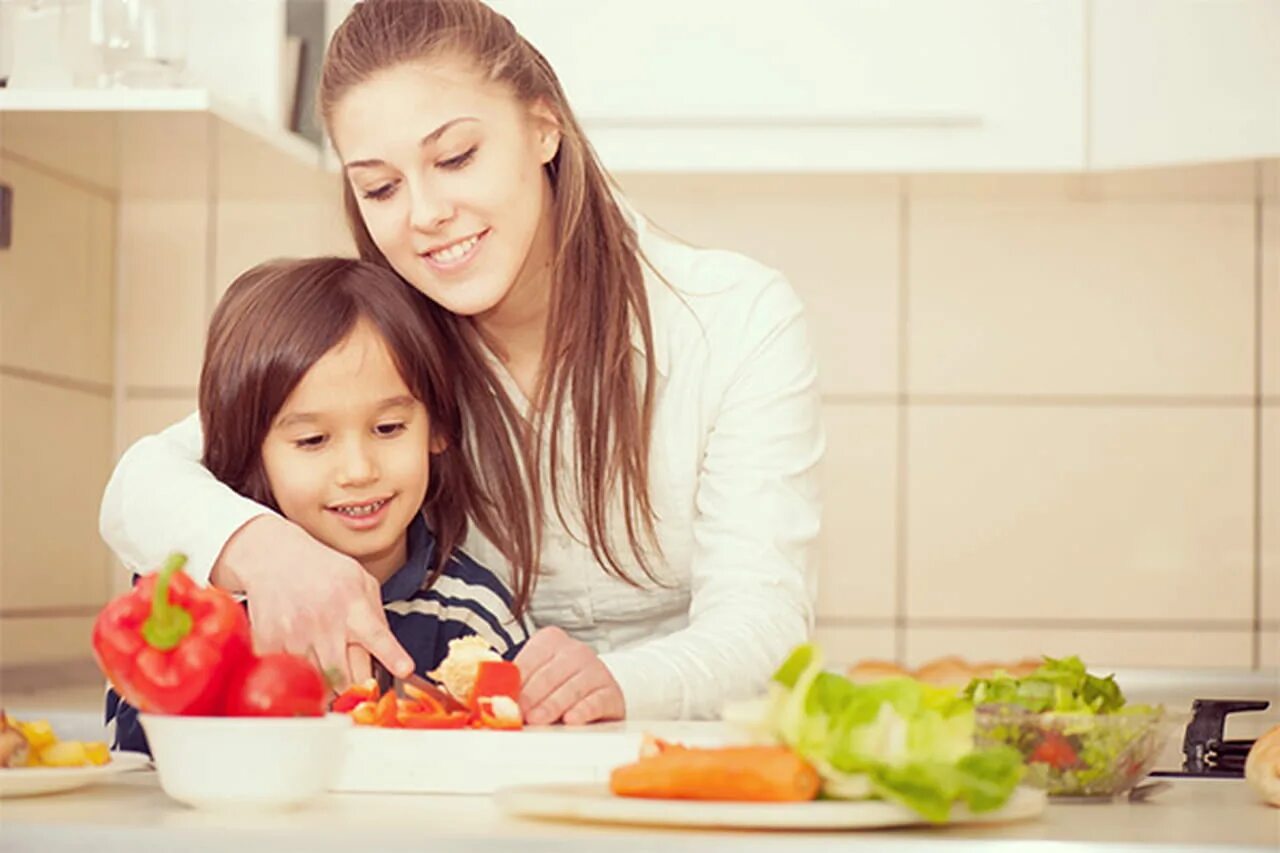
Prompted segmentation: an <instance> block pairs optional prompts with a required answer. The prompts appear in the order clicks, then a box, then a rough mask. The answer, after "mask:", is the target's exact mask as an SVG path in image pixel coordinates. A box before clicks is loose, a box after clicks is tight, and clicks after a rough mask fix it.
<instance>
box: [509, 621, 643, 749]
mask: <svg viewBox="0 0 1280 853" xmlns="http://www.w3.org/2000/svg"><path fill="white" fill-rule="evenodd" d="M516 665H517V666H519V667H520V674H521V677H522V680H523V682H524V686H523V688H522V689H521V691H520V707H521V710H523V711H524V718H525V722H527V723H529V724H530V725H535V726H540V725H546V724H548V723H554V722H557V721H559V720H563V721H564V722H565V723H568V724H569V725H571V726H576V725H582V724H583V723H592V722H595V721H597V720H621V719H622V718H623V717H624V716H626V703H625V701H624V700H623V698H622V689H621V688H619V687H618V682H616V681H614V680H613V674H612V673H610V672H609V668H608V667H606V666H605V665H604V662H603V661H601V660H600V658H599V657H598V656H597V655H596V653H595V651H594V650H592V648H591V647H590V646H588V645H587V644H586V643H582V642H579V641H578V640H575V639H573V638H572V637H570V636H569V635H568V634H566V633H565V632H564V631H563V630H561V629H560V628H556V627H549V628H541V629H539V630H538V631H537V632H536V633H535V634H534V635H533V636H532V637H530V638H529V642H527V643H525V646H524V648H523V649H521V650H520V654H518V655H516Z"/></svg>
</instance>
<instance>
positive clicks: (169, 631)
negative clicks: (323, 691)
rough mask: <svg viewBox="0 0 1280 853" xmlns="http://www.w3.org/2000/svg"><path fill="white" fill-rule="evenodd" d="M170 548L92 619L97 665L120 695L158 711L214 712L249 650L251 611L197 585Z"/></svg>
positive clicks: (227, 596) (233, 600)
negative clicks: (160, 564) (151, 570)
mask: <svg viewBox="0 0 1280 853" xmlns="http://www.w3.org/2000/svg"><path fill="white" fill-rule="evenodd" d="M186 562H187V558H186V557H185V556H184V555H182V554H174V555H172V556H170V557H169V559H168V560H166V561H165V564H164V567H163V568H162V569H161V570H160V571H159V572H157V573H154V574H150V575H147V576H146V577H143V578H142V579H140V580H139V581H138V583H137V585H136V586H135V587H134V588H133V589H132V590H131V591H129V592H127V593H125V594H123V595H121V596H118V597H116V598H114V599H112V600H111V601H109V602H108V603H107V605H106V606H105V607H104V608H102V611H101V612H100V613H99V614H98V618H97V619H96V620H95V621H94V624H93V653H94V657H95V658H97V661H98V666H99V667H100V668H101V669H102V671H103V673H105V674H106V676H107V678H108V679H109V680H110V681H111V683H112V684H113V685H114V686H115V688H116V690H117V691H119V693H120V695H121V696H122V697H123V698H124V700H125V701H126V702H128V703H129V704H131V705H133V706H134V707H136V708H138V709H139V710H142V711H149V712H152V713H161V714H187V715H202V714H217V713H218V712H219V710H220V709H221V706H222V700H223V693H224V690H225V688H226V685H227V681H228V679H229V678H230V677H231V675H232V674H233V673H235V672H236V671H237V670H239V668H240V667H241V666H243V665H244V664H245V663H247V662H248V660H249V659H250V657H251V656H252V653H253V652H252V650H253V643H252V640H251V638H250V634H249V618H248V617H247V616H246V615H245V612H244V609H243V608H242V607H241V606H240V605H239V604H237V603H236V601H235V599H233V598H232V597H231V596H230V595H227V594H226V593H225V592H223V591H222V590H219V589H214V588H212V587H201V586H199V585H197V584H196V582H195V581H193V580H192V579H191V578H190V577H189V576H188V575H186V574H185V573H184V572H183V571H182V567H183V566H184V565H185V564H186Z"/></svg>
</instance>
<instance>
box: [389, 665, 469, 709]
mask: <svg viewBox="0 0 1280 853" xmlns="http://www.w3.org/2000/svg"><path fill="white" fill-rule="evenodd" d="M406 684H407V685H409V686H411V687H413V688H414V689H415V690H418V691H421V692H422V693H425V694H426V695H427V696H428V697H430V698H431V699H434V700H435V701H436V702H439V703H440V706H441V707H442V708H444V710H445V711H447V712H452V711H465V710H467V706H466V705H463V704H462V703H461V702H459V701H458V700H457V699H455V698H454V697H453V695H452V694H451V693H448V692H446V691H445V690H443V689H441V688H439V687H437V686H436V685H434V684H432V683H431V682H430V681H427V680H426V679H425V678H423V677H422V676H421V675H418V674H417V673H416V672H412V673H409V675H408V677H406V678H397V679H396V680H395V687H396V694H397V695H400V696H403V695H404V686H405V685H406Z"/></svg>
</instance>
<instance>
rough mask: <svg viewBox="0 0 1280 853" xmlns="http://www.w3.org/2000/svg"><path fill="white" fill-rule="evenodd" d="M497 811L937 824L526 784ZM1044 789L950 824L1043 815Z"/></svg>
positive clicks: (822, 805) (739, 822)
mask: <svg viewBox="0 0 1280 853" xmlns="http://www.w3.org/2000/svg"><path fill="white" fill-rule="evenodd" d="M494 796H495V799H496V801H497V803H498V807H499V808H501V809H502V810H503V811H505V812H507V813H508V814H512V815H515V816H517V817H532V818H545V819H550V820H574V821H588V822H592V823H628V824H644V825H649V826H701V827H719V828H722V829H883V828H887V827H894V826H920V825H924V826H936V825H937V824H930V823H929V822H928V821H926V820H925V819H924V818H922V817H920V815H918V814H916V813H915V812H913V811H911V810H910V809H908V808H905V807H903V806H899V805H896V804H894V803H886V802H883V801H881V800H859V801H849V800H815V801H813V802H807V803H729V802H709V801H705V800H648V799H639V798H636V797H616V796H614V795H613V794H612V793H610V792H609V788H608V787H607V786H605V785H599V784H597V785H525V786H520V787H513V788H503V789H502V790H500V791H498V792H497V793H496V794H495V795H494ZM1045 802H1046V797H1045V795H1044V792H1043V791H1037V790H1035V789H1032V788H1018V789H1017V790H1015V791H1014V793H1013V796H1012V797H1010V798H1009V802H1007V803H1005V805H1004V807H1003V808H1001V809H999V810H997V811H994V812H985V813H983V814H972V813H971V812H969V810H968V809H966V808H964V807H962V806H957V807H956V808H955V809H954V810H953V812H952V814H951V821H950V823H949V824H944V825H954V824H979V823H1004V822H1006V821H1014V820H1025V819H1027V818H1032V817H1035V816H1037V815H1039V814H1040V813H1041V812H1043V811H1044V808H1045Z"/></svg>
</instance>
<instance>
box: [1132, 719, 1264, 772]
mask: <svg viewBox="0 0 1280 853" xmlns="http://www.w3.org/2000/svg"><path fill="white" fill-rule="evenodd" d="M1270 706H1271V703H1270V702H1267V701H1264V700H1254V699H1197V700H1195V701H1194V702H1192V703H1191V722H1189V723H1187V731H1186V734H1185V735H1183V738H1182V769H1181V770H1156V771H1153V772H1152V773H1151V775H1152V776H1201V777H1209V778H1215V777H1216V778H1221V779H1240V778H1243V777H1244V761H1245V758H1246V757H1247V756H1248V755H1249V749H1250V748H1251V747H1252V746H1253V741H1251V740H1224V739H1223V733H1224V731H1225V728H1226V722H1227V715H1229V714H1233V713H1235V712H1237V711H1265V710H1266V709H1267V708H1269V707H1270Z"/></svg>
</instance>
